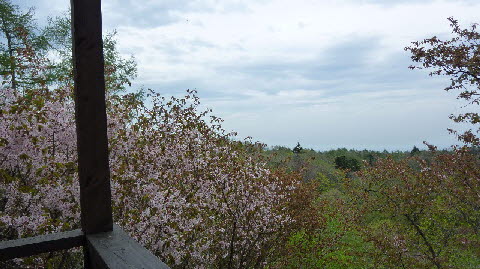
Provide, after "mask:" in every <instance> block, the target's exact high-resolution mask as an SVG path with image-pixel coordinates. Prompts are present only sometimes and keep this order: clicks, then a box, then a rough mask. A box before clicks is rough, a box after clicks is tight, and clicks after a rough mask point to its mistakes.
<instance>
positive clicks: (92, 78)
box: [71, 0, 113, 234]
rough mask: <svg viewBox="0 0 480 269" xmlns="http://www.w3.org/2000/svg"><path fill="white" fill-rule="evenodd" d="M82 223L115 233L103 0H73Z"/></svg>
mask: <svg viewBox="0 0 480 269" xmlns="http://www.w3.org/2000/svg"><path fill="white" fill-rule="evenodd" d="M71 8H72V37H73V67H74V79H75V119H76V125H77V150H78V174H79V178H80V206H81V210H82V212H81V217H82V220H81V224H82V230H83V232H84V233H85V234H92V233H99V232H105V231H111V230H112V224H113V221H112V205H111V192H110V171H109V164H108V141H107V116H106V107H105V78H104V59H103V42H102V15H101V1H100V0H71Z"/></svg>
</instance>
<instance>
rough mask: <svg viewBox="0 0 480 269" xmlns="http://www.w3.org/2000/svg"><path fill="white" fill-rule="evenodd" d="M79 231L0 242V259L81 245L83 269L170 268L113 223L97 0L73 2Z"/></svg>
mask: <svg viewBox="0 0 480 269" xmlns="http://www.w3.org/2000/svg"><path fill="white" fill-rule="evenodd" d="M71 8H72V37H73V64H74V80H75V121H76V127H77V151H78V174H79V183H80V207H81V230H74V231H69V232H62V233H54V234H47V235H41V236H36V237H30V238H22V239H18V240H11V241H3V242H0V260H2V261H4V260H8V259H13V258H22V257H27V256H32V255H36V254H40V253H46V252H52V251H58V250H64V249H69V248H73V247H83V254H84V266H85V268H92V269H96V268H112V269H113V268H115V269H121V268H168V266H167V265H165V264H164V263H163V262H161V261H160V260H159V259H158V258H157V257H156V256H155V255H153V254H152V253H151V252H149V251H148V250H147V249H145V248H144V247H142V246H141V245H140V244H138V243H137V242H135V240H133V239H132V238H130V237H129V236H128V235H127V234H126V233H125V232H124V231H123V230H122V229H121V228H120V227H119V226H117V225H115V224H114V223H113V218H112V206H111V204H112V203H111V190H110V168H109V164H108V140H107V116H106V105H105V74H104V59H103V45H102V16H101V0H71Z"/></svg>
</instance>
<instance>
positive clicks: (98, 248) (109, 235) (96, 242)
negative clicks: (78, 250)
mask: <svg viewBox="0 0 480 269" xmlns="http://www.w3.org/2000/svg"><path fill="white" fill-rule="evenodd" d="M86 244H87V249H88V250H87V252H88V253H87V255H88V260H89V262H90V264H89V268H102V269H107V268H108V269H124V268H125V269H127V268H142V269H168V268H169V267H168V266H167V265H166V264H164V263H163V262H161V261H160V260H159V259H158V258H157V257H156V256H155V255H153V254H152V253H151V252H150V251H148V250H147V249H145V248H144V247H142V246H141V245H140V244H139V243H137V242H136V241H135V240H133V239H132V238H131V237H130V236H128V235H127V234H126V233H125V232H124V231H123V230H122V229H121V228H120V227H118V226H117V225H116V224H115V225H114V227H113V231H111V232H105V233H98V234H90V235H87V242H86Z"/></svg>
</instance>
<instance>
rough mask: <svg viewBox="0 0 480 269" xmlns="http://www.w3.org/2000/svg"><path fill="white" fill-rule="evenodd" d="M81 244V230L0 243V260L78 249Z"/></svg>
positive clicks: (82, 240)
mask: <svg viewBox="0 0 480 269" xmlns="http://www.w3.org/2000/svg"><path fill="white" fill-rule="evenodd" d="M83 244H84V236H83V232H82V231H81V230H73V231H68V232H61V233H54V234H46V235H40V236H35V237H28V238H21V239H17V240H10V241H3V242H0V260H2V261H4V260H8V259H13V258H22V257H27V256H31V255H37V254H40V253H45V252H51V251H57V250H62V249H69V248H73V247H80V246H83Z"/></svg>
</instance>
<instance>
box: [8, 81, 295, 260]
mask: <svg viewBox="0 0 480 269" xmlns="http://www.w3.org/2000/svg"><path fill="white" fill-rule="evenodd" d="M68 96H70V94H69V91H68V90H67V89H65V90H55V91H52V92H50V93H48V94H45V95H44V96H40V97H38V96H37V97H34V98H31V103H28V102H29V101H28V98H27V99H25V98H24V97H19V96H16V93H15V92H13V91H12V90H10V89H2V92H1V96H0V98H1V99H0V105H1V107H0V108H1V111H2V113H1V114H0V148H1V151H0V171H1V172H2V174H1V176H2V177H1V178H0V180H1V182H0V195H1V197H2V198H3V199H4V200H5V203H4V204H5V205H4V208H0V210H1V211H0V223H1V225H2V226H1V227H3V230H4V231H5V230H6V229H7V228H9V229H14V230H15V232H16V233H17V236H20V237H22V236H29V235H34V234H39V233H45V232H55V231H59V230H69V229H72V228H75V227H78V224H79V201H78V199H79V190H78V183H77V174H76V138H75V137H76V136H75V124H74V112H73V110H74V109H73V103H72V101H71V99H69V97H68ZM148 98H149V99H148V103H149V105H148V106H147V105H146V104H145V103H146V102H143V101H141V100H138V99H136V98H134V97H133V95H124V96H119V95H112V96H109V99H108V104H107V106H108V109H107V110H108V112H107V113H108V136H109V147H110V167H111V176H112V178H111V184H112V203H113V208H114V218H115V221H116V222H117V223H119V224H120V225H121V226H122V227H123V228H124V229H125V230H126V231H127V232H128V233H130V235H131V236H133V237H134V238H135V239H136V240H138V241H139V242H140V243H141V244H143V245H144V246H146V247H147V248H149V249H150V250H151V251H152V252H154V253H155V254H156V255H158V256H159V257H160V258H161V259H163V260H164V261H165V262H167V263H168V264H169V265H171V266H172V267H195V268H211V267H227V266H231V267H238V268H239V267H253V266H257V265H258V264H261V263H262V262H264V261H265V260H266V259H267V258H268V256H269V255H270V254H271V253H272V248H274V247H275V244H273V242H274V241H275V239H276V238H277V237H278V236H279V235H280V233H281V232H282V231H283V228H284V226H285V225H286V224H288V223H289V222H290V221H291V220H290V218H289V216H288V215H287V214H286V213H285V208H284V205H285V202H286V200H287V195H286V194H287V192H288V191H289V190H291V189H292V188H293V187H294V186H292V185H286V186H285V184H281V182H278V180H279V179H277V178H275V177H274V176H272V175H271V173H270V172H269V170H268V169H266V168H265V167H264V164H262V162H261V161H259V158H257V157H258V153H255V152H254V150H252V149H253V148H255V144H249V143H240V142H237V141H234V140H233V139H232V136H231V134H226V133H225V132H224V130H223V129H222V128H221V125H220V123H221V120H219V119H218V118H215V117H211V118H210V119H211V120H210V121H206V120H205V119H208V118H209V117H210V115H209V113H208V112H202V111H198V110H197V107H198V105H199V101H198V97H196V95H195V93H194V92H189V94H188V95H187V96H185V98H181V99H177V98H171V99H164V98H163V97H160V96H158V95H155V94H153V95H151V96H149V97H148ZM252 152H253V153H252Z"/></svg>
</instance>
